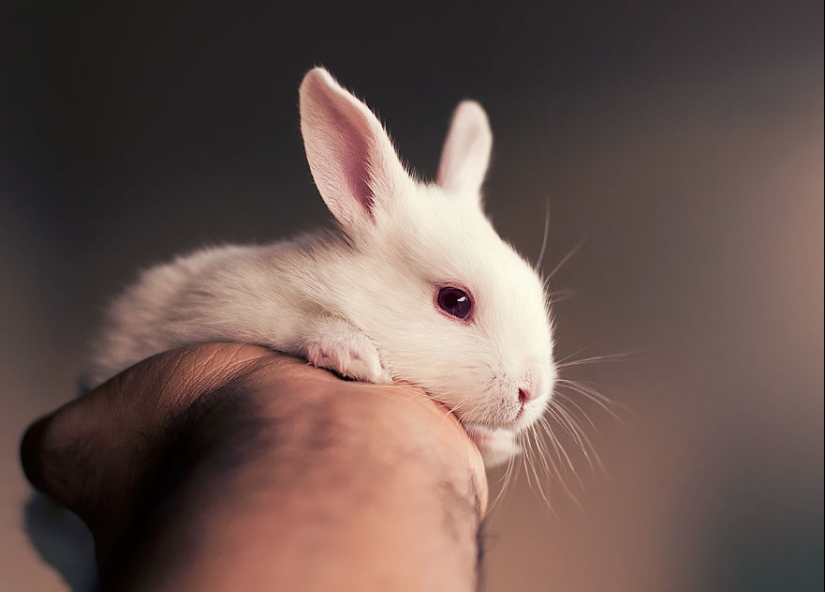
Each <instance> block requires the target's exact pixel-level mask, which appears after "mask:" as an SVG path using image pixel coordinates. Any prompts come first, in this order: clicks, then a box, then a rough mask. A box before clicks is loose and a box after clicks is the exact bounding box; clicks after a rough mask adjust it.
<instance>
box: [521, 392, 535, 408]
mask: <svg viewBox="0 0 825 592" xmlns="http://www.w3.org/2000/svg"><path fill="white" fill-rule="evenodd" d="M531 399H533V393H531V392H530V391H529V390H528V389H526V388H520V389H519V390H518V402H519V403H520V404H521V406H522V407H523V406H524V405H525V404H526V403H527V402H528V401H530V400H531Z"/></svg>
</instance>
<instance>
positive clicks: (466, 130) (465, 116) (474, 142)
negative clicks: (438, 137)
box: [436, 101, 493, 196]
mask: <svg viewBox="0 0 825 592" xmlns="http://www.w3.org/2000/svg"><path fill="white" fill-rule="evenodd" d="M492 146H493V134H492V132H491V131H490V124H489V123H488V121H487V114H486V113H485V112H484V109H483V108H482V107H481V105H479V104H478V103H476V102H475V101H462V102H461V103H460V104H459V106H458V108H456V110H455V114H454V115H453V121H452V123H451V124H450V131H449V133H448V134H447V140H446V141H445V142H444V149H443V150H442V152H441V163H440V164H439V166H438V176H437V178H436V182H437V183H438V185H439V186H441V187H442V188H443V189H445V190H447V191H450V192H456V193H463V194H472V195H474V196H480V191H481V184H482V183H483V182H484V175H485V174H486V173H487V165H488V164H489V162H490V150H491V149H492Z"/></svg>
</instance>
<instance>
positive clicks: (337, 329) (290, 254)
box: [89, 68, 556, 465]
mask: <svg viewBox="0 0 825 592" xmlns="http://www.w3.org/2000/svg"><path fill="white" fill-rule="evenodd" d="M300 99H301V129H302V133H303V136H304V143H305V148H306V153H307V159H308V161H309V165H310V169H311V171H312V175H313V178H314V179H315V182H316V184H317V186H318V190H319V192H320V193H321V196H322V197H323V199H324V201H325V202H326V204H327V207H329V209H330V211H331V212H332V213H333V215H334V216H335V217H336V218H337V220H338V222H339V229H338V230H337V231H330V232H319V233H316V234H312V235H307V236H303V237H300V238H298V239H295V240H291V241H283V242H278V243H274V244H271V245H268V246H246V247H244V246H227V247H221V248H211V249H204V250H201V251H198V252H196V253H194V254H191V255H188V256H185V257H179V258H177V259H176V260H175V261H173V262H172V263H169V264H167V265H163V266H160V267H156V268H154V269H150V270H148V271H146V272H144V273H143V274H142V275H141V277H140V278H139V280H138V281H137V283H136V284H135V285H134V286H132V287H131V288H130V289H128V290H127V291H126V293H125V294H124V295H122V296H121V297H120V298H119V299H117V300H116V301H115V302H114V304H113V306H112V307H111V309H110V311H109V320H108V324H107V326H106V329H105V331H104V332H103V335H102V336H101V338H100V339H99V341H98V342H97V344H96V353H95V355H94V357H93V360H92V363H91V368H90V372H89V378H90V381H91V383H92V384H93V385H96V384H99V383H101V382H103V381H104V380H106V379H108V378H109V377H111V376H113V375H114V374H116V373H118V372H120V371H121V370H123V369H125V368H126V367H128V366H130V365H132V364H134V363H136V362H138V361H140V360H142V359H144V358H146V357H149V356H151V355H153V354H155V353H159V352H161V351H164V350H167V349H171V348H175V347H178V346H182V345H184V344H190V343H198V342H209V341H218V340H223V341H227V340H229V341H242V342H250V343H256V344H261V345H266V346H269V347H271V348H273V349H276V350H278V351H282V352H285V353H290V354H295V355H298V356H302V357H304V358H306V359H308V360H309V361H310V362H311V363H312V364H314V365H317V366H321V367H324V368H329V369H332V370H335V371H336V372H339V373H340V374H342V375H346V376H350V377H353V378H356V379H359V380H364V381H369V382H376V383H389V382H391V381H392V380H403V381H408V382H410V383H413V384H416V385H419V386H421V387H423V388H424V389H425V390H426V391H427V392H428V393H429V394H430V395H431V396H433V397H434V398H436V399H438V400H439V401H442V402H443V403H445V404H446V405H447V406H449V407H450V408H452V409H453V410H454V412H455V413H456V415H457V416H458V417H459V418H460V419H461V420H462V422H464V423H465V425H467V426H469V428H470V432H471V435H473V437H474V439H475V440H476V442H478V443H479V445H480V447H481V449H482V452H483V453H485V460H486V462H487V463H488V464H491V465H492V464H497V463H498V462H502V461H503V460H505V459H506V458H508V457H509V456H511V455H512V454H514V453H516V452H517V451H518V447H517V445H516V444H515V441H514V438H513V434H514V433H515V432H518V431H520V430H522V429H524V428H525V427H527V426H529V425H530V424H532V423H533V422H534V421H535V420H536V419H537V418H538V417H539V416H540V415H541V414H542V412H543V410H544V408H545V407H546V404H547V402H548V400H549V399H550V396H551V392H552V389H553V383H554V380H555V376H556V369H555V366H554V364H553V360H552V334H551V324H550V320H549V310H548V303H547V299H546V297H545V293H544V289H543V284H542V280H541V279H540V278H539V276H538V275H537V274H536V272H535V271H534V270H533V268H532V267H531V266H530V265H529V264H528V263H527V262H526V261H524V260H523V259H522V258H521V257H520V256H519V255H518V254H517V253H516V252H515V250H514V249H513V248H512V247H511V246H510V245H508V244H507V243H505V242H503V241H502V240H501V238H500V237H499V236H498V235H497V234H496V232H495V230H494V229H493V227H492V225H491V224H490V222H489V220H488V219H487V218H486V216H485V215H484V213H483V211H482V208H481V195H480V188H481V184H482V182H483V180H484V174H485V172H486V169H487V164H488V161H489V155H490V148H491V145H492V135H491V133H490V129H489V125H488V123H487V117H486V115H485V114H484V111H483V109H482V108H481V107H480V106H479V105H478V104H477V103H473V102H464V103H462V104H461V105H460V106H459V107H458V109H457V110H456V112H455V115H454V117H453V121H452V124H451V127H450V131H449V134H448V137H447V140H446V142H445V146H444V151H443V154H442V159H441V164H440V166H439V172H438V181H437V184H423V183H419V182H417V181H416V180H414V179H413V178H412V177H411V176H410V175H409V174H408V173H407V171H406V170H405V169H404V167H403V165H402V164H401V163H400V161H399V159H398V157H397V155H396V153H395V150H394V149H393V146H392V143H391V142H390V139H389V137H388V136H387V134H386V132H385V131H384V129H383V127H382V126H381V124H380V122H379V121H378V120H377V119H376V117H375V116H374V115H373V114H372V112H371V111H370V110H369V109H368V108H367V107H366V106H365V105H364V104H363V103H361V102H360V101H358V100H357V99H356V98H355V97H353V96H352V95H351V94H350V93H348V92H347V91H346V90H344V89H343V88H342V87H341V86H339V85H338V84H337V83H336V82H335V80H333V78H332V77H331V76H330V75H329V74H328V73H327V72H326V70H323V69H321V68H315V69H314V70H311V71H310V72H309V73H308V74H307V75H306V77H305V78H304V81H303V84H302V85H301V90H300ZM443 286H456V287H459V288H462V289H464V290H465V291H467V292H469V293H470V294H471V295H472V298H473V299H474V305H475V307H474V314H473V316H472V320H471V321H470V322H464V321H460V320H457V319H455V318H452V317H449V316H448V315H446V314H444V313H443V312H442V311H440V310H439V308H438V306H437V304H436V294H437V291H438V289H439V288H440V287H443ZM519 389H523V390H524V391H526V392H529V393H530V400H529V401H528V402H526V403H525V404H524V405H523V408H522V404H521V403H520V402H519ZM520 411H521V413H520V415H519V412H520ZM517 416H518V417H517ZM502 450H504V452H502Z"/></svg>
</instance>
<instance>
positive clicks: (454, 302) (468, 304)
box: [437, 286, 473, 321]
mask: <svg viewBox="0 0 825 592" xmlns="http://www.w3.org/2000/svg"><path fill="white" fill-rule="evenodd" d="M437 300H438V306H440V307H441V310H443V311H444V312H446V313H447V314H448V315H450V316H453V317H455V318H457V319H461V320H462V321H466V320H467V319H469V318H470V315H472V314H473V301H472V300H470V297H469V296H468V295H467V293H466V292H465V291H464V290H461V289H459V288H453V287H450V286H448V287H446V288H441V289H440V290H439V291H438V299H437Z"/></svg>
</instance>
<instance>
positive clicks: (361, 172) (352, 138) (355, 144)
mask: <svg viewBox="0 0 825 592" xmlns="http://www.w3.org/2000/svg"><path fill="white" fill-rule="evenodd" d="M326 116H327V122H326V123H327V125H328V126H329V129H328V130H327V131H326V133H325V135H326V136H327V138H328V139H329V140H331V141H327V142H326V144H323V145H322V146H321V147H320V148H321V151H320V152H319V154H318V157H319V158H320V159H321V162H322V164H321V165H319V167H318V169H319V172H320V173H321V175H322V176H324V177H325V178H324V180H323V181H320V180H318V179H316V182H317V183H319V185H321V184H323V185H324V186H325V187H327V188H328V191H327V193H328V194H329V200H331V201H332V202H333V203H329V200H327V197H326V196H325V197H324V199H325V200H327V205H328V206H329V208H330V210H333V214H335V215H336V217H338V214H336V212H335V210H336V209H338V210H342V209H343V210H349V209H351V208H352V207H353V206H355V207H359V206H360V208H362V210H363V213H364V214H367V215H368V216H369V217H370V218H372V208H373V206H374V205H375V195H374V193H373V190H372V187H371V186H370V181H371V179H370V174H371V172H370V167H369V164H368V163H369V162H370V160H371V156H370V153H371V146H370V139H369V138H370V136H371V133H370V132H371V130H370V126H369V123H368V122H366V121H364V119H363V118H362V117H359V116H360V113H357V112H355V113H346V112H345V111H342V110H341V109H339V108H338V107H337V105H335V104H332V105H329V110H328V111H327V113H326ZM322 133H323V132H322ZM336 140H337V141H336ZM310 166H311V165H310ZM339 183H342V184H343V187H341V186H340V185H338V184H339ZM331 185H334V187H330V186H331ZM347 190H348V191H347ZM322 195H323V192H322ZM352 198H354V199H355V204H352V203H351V200H352ZM341 213H342V214H343V213H344V212H341ZM346 213H347V214H349V213H352V212H348V211H347V212H346ZM359 213H360V212H359ZM356 215H357V214H356ZM345 218H346V219H347V221H348V222H352V220H351V219H350V216H349V215H345ZM342 222H343V220H342Z"/></svg>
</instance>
